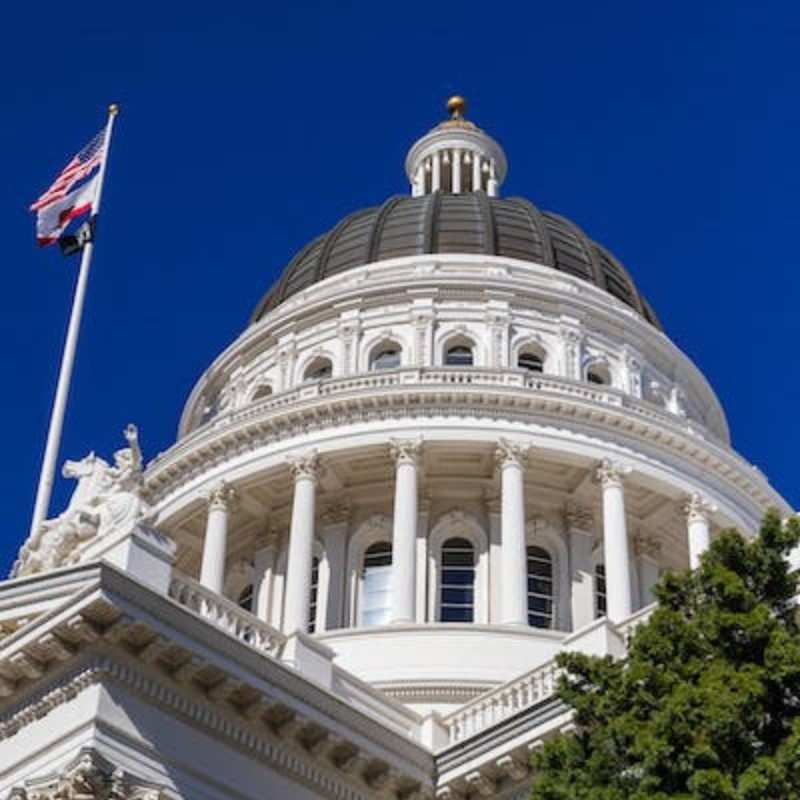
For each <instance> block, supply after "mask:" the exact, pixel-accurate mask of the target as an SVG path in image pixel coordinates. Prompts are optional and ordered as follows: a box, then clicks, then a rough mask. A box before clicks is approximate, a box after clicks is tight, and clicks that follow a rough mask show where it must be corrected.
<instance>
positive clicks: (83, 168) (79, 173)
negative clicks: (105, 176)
mask: <svg viewBox="0 0 800 800" xmlns="http://www.w3.org/2000/svg"><path fill="white" fill-rule="evenodd" d="M105 138H106V129H105V128H103V130H101V131H100V133H98V134H97V136H95V137H94V139H92V141H91V142H89V144H87V145H86V147H84V148H83V150H81V151H80V152H79V153H78V154H77V155H76V156H74V157H73V158H72V160H71V161H70V162H69V164H67V166H66V167H64V169H63V170H62V171H61V174H60V175H59V176H58V177H57V178H56V179H55V182H54V183H53V185H52V186H51V187H50V188H49V189H48V190H47V191H46V192H45V193H44V194H43V195H42V196H41V197H40V198H39V199H38V200H37V201H36V202H35V203H33V204H32V205H31V209H30V210H31V211H39V209H41V208H44V207H45V206H48V205H50V204H51V203H55V202H56V201H57V200H61V199H62V198H64V197H66V195H67V193H68V192H69V190H70V189H71V188H72V187H73V186H74V185H75V184H76V183H77V182H78V181H79V180H81V179H82V178H85V177H86V176H87V175H89V174H90V173H91V172H92V171H93V170H94V169H95V168H97V167H98V166H100V163H101V162H102V160H103V154H104V152H105V148H104V147H103V145H104V143H105Z"/></svg>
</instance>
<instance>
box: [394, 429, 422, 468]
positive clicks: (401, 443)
mask: <svg viewBox="0 0 800 800" xmlns="http://www.w3.org/2000/svg"><path fill="white" fill-rule="evenodd" d="M389 454H390V456H391V458H392V460H393V461H394V463H395V466H398V467H399V466H400V465H401V464H411V465H412V466H414V467H416V466H418V465H419V460H420V458H421V456H422V437H421V436H418V437H417V438H416V439H389Z"/></svg>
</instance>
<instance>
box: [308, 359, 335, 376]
mask: <svg viewBox="0 0 800 800" xmlns="http://www.w3.org/2000/svg"><path fill="white" fill-rule="evenodd" d="M331 375H333V364H331V360H330V359H329V358H315V359H314V360H313V361H312V362H311V363H310V364H309V365H308V366H307V367H306V372H305V375H304V376H303V380H306V381H321V380H323V379H324V378H330V377H331Z"/></svg>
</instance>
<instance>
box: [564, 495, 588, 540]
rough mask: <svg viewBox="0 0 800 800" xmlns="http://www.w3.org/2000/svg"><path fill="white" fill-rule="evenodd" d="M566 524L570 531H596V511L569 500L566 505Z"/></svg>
mask: <svg viewBox="0 0 800 800" xmlns="http://www.w3.org/2000/svg"><path fill="white" fill-rule="evenodd" d="M564 525H565V526H566V529H567V530H568V531H570V532H572V531H585V532H586V533H593V532H594V512H593V511H592V509H591V508H589V507H588V506H582V505H579V504H578V503H576V502H575V501H574V500H569V501H567V503H566V504H565V506H564Z"/></svg>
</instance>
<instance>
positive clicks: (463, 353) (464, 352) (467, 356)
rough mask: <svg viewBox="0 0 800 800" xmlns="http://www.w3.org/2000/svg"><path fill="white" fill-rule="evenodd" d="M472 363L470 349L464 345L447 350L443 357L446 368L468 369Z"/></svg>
mask: <svg viewBox="0 0 800 800" xmlns="http://www.w3.org/2000/svg"><path fill="white" fill-rule="evenodd" d="M472 362H473V357H472V348H471V347H466V346H465V345H456V346H455V347H450V348H448V350H447V353H446V354H445V357H444V363H445V364H447V365H448V366H455V367H458V366H462V367H470V366H472Z"/></svg>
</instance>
